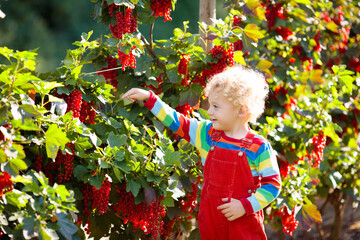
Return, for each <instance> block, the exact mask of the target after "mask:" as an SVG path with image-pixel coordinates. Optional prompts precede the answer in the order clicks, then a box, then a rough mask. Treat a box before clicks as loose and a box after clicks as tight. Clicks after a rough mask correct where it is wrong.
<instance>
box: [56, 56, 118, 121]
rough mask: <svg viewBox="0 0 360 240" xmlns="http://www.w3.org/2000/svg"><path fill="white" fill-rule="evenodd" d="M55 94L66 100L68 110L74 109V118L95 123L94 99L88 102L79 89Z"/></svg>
mask: <svg viewBox="0 0 360 240" xmlns="http://www.w3.org/2000/svg"><path fill="white" fill-rule="evenodd" d="M115 60H116V59H115ZM54 95H55V96H56V97H58V98H62V99H64V100H65V102H66V103H67V105H68V106H67V109H66V112H70V111H72V112H73V118H79V120H80V121H81V122H83V123H85V124H86V123H91V124H95V117H96V112H95V110H94V109H93V106H94V105H95V103H94V102H93V101H92V102H90V103H88V102H86V101H84V100H82V94H81V92H80V91H79V90H77V89H74V90H73V91H72V92H71V93H70V95H69V96H66V94H65V93H63V94H61V95H60V94H58V93H57V92H55V93H54Z"/></svg>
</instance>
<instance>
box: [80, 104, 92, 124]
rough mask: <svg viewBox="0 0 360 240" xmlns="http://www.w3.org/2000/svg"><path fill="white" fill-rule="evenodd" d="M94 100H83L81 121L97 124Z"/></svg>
mask: <svg viewBox="0 0 360 240" xmlns="http://www.w3.org/2000/svg"><path fill="white" fill-rule="evenodd" d="M94 104H95V103H94V102H93V101H92V102H90V103H88V102H86V101H82V103H81V110H80V118H79V119H80V121H81V122H83V123H85V124H86V123H91V124H95V117H96V112H95V110H94V109H93V106H94Z"/></svg>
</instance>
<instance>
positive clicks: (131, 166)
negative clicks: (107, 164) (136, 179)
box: [114, 161, 135, 173]
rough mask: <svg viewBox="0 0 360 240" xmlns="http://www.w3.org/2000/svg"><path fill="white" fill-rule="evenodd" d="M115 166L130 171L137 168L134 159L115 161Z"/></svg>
mask: <svg viewBox="0 0 360 240" xmlns="http://www.w3.org/2000/svg"><path fill="white" fill-rule="evenodd" d="M114 166H116V167H118V168H120V169H121V170H122V171H124V172H126V173H128V172H131V171H132V170H133V169H134V168H135V163H134V162H133V161H122V162H118V161H114Z"/></svg>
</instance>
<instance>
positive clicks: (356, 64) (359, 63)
mask: <svg viewBox="0 0 360 240" xmlns="http://www.w3.org/2000/svg"><path fill="white" fill-rule="evenodd" d="M348 66H349V68H350V69H352V70H354V71H356V72H360V60H359V59H358V58H357V57H354V58H352V59H350V61H349V64H348Z"/></svg>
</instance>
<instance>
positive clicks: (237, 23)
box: [233, 15, 241, 27]
mask: <svg viewBox="0 0 360 240" xmlns="http://www.w3.org/2000/svg"><path fill="white" fill-rule="evenodd" d="M233 21H234V24H233V25H234V27H241V18H240V16H238V15H235V16H234V17H233Z"/></svg>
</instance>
